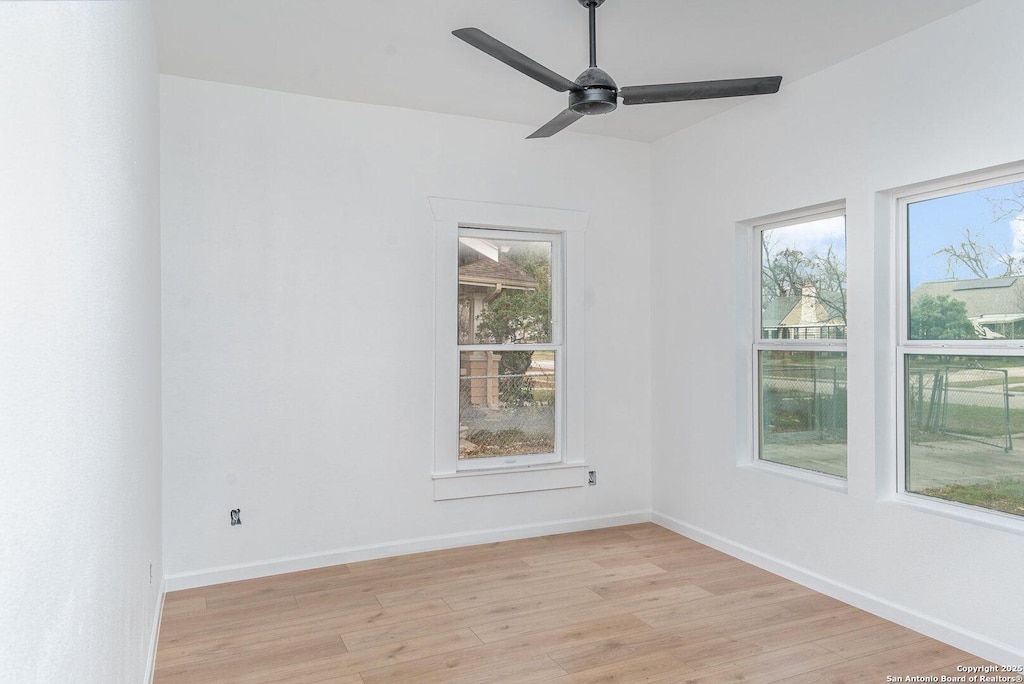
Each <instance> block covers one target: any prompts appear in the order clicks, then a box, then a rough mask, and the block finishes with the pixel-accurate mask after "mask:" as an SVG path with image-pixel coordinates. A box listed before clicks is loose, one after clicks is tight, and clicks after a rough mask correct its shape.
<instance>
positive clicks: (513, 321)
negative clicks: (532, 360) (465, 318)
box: [477, 289, 551, 344]
mask: <svg viewBox="0 0 1024 684" xmlns="http://www.w3.org/2000/svg"><path fill="white" fill-rule="evenodd" d="M477 332H478V334H479V335H480V336H482V337H483V338H484V339H489V340H491V341H493V342H494V343H495V344H516V343H538V342H539V343H543V342H550V341H551V295H550V293H549V292H548V291H547V290H546V289H545V290H543V291H542V290H506V291H504V292H502V293H501V294H499V295H498V296H497V297H495V298H494V299H493V300H491V302H490V303H489V304H488V305H487V307H486V308H485V309H484V310H483V312H482V313H481V314H480V317H479V319H478V322H477Z"/></svg>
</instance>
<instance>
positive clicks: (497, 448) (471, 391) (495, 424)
mask: <svg viewBox="0 0 1024 684" xmlns="http://www.w3.org/2000/svg"><path fill="white" fill-rule="evenodd" d="M459 373H460V378H459V380H460V382H459V458H460V459H463V458H481V457H487V456H511V455H523V454H551V453H554V452H555V352H553V351H502V352H491V351H471V352H461V353H460V354H459Z"/></svg>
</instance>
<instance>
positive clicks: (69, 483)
mask: <svg viewBox="0 0 1024 684" xmlns="http://www.w3.org/2000/svg"><path fill="white" fill-rule="evenodd" d="M151 22H152V19H151V16H150V8H149V4H148V2H143V1H134V2H95V3H93V2H89V3H86V2H54V3H20V2H15V3H0V93H3V95H2V101H3V104H2V105H0V378H2V381H0V470H2V474H0V606H2V610H0V679H2V680H3V681H5V682H8V681H9V682H47V683H50V682H52V683H54V684H56V683H64V682H140V681H143V679H144V677H145V674H146V667H147V663H146V658H147V655H148V654H149V653H150V646H151V644H152V638H153V630H154V628H155V618H156V609H157V603H158V600H159V598H160V577H161V576H162V570H161V539H160V532H161V525H160V514H161V505H160V497H161V486H160V476H161V445H160V441H161V431H160V270H159V269H160V233H159V223H158V221H159V198H158V194H157V193H158V191H159V185H158V183H159V181H158V173H159V158H158V152H159V148H158V124H157V117H158V115H159V112H158V107H157V95H158V90H157V88H158V84H157V74H156V59H155V54H154V41H153V37H152V25H151ZM150 561H152V562H153V575H154V577H155V578H156V579H155V580H154V581H153V582H152V583H151V582H150V570H149V563H150Z"/></svg>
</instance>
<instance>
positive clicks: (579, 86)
mask: <svg viewBox="0 0 1024 684" xmlns="http://www.w3.org/2000/svg"><path fill="white" fill-rule="evenodd" d="M579 3H580V4H581V5H583V6H584V7H586V8H587V11H588V13H589V14H590V67H589V68H588V69H586V70H585V71H584V72H583V73H582V74H580V75H579V76H577V77H576V80H575V81H570V80H569V79H567V78H565V77H564V76H561V75H559V74H556V73H555V72H554V71H552V70H551V69H548V68H547V67H546V66H544V65H542V64H540V63H538V62H535V61H534V60H532V59H530V58H529V57H527V56H526V55H524V54H523V53H521V52H519V51H518V50H513V49H512V48H510V47H509V46H508V45H505V44H504V43H502V42H501V41H500V40H497V39H496V38H493V37H492V36H489V35H488V34H486V33H484V32H483V31H481V30H480V29H478V28H462V29H458V30H455V31H452V35H454V36H456V37H457V38H461V39H462V40H464V41H466V42H467V43H469V44H470V45H472V46H473V47H475V48H477V49H478V50H482V51H484V52H486V53H487V54H489V55H490V56H491V57H494V58H495V59H498V60H500V61H502V62H504V63H505V64H508V65H509V66H510V67H512V68H513V69H516V70H517V71H520V72H522V73H524V74H526V75H527V76H529V77H530V78H533V79H535V80H537V81H540V82H541V83H543V84H544V85H546V86H548V87H549V88H553V89H555V90H557V91H558V92H560V93H564V92H566V91H568V93H569V106H568V107H567V108H566V109H565V110H563V111H562V112H561V113H560V114H558V116H556V117H555V118H553V119H552V120H551V121H549V122H547V123H546V124H544V125H543V126H541V127H540V128H539V129H537V130H536V131H534V132H533V133H532V134H531V135H529V136H527V137H528V138H548V137H550V136H552V135H554V134H555V133H558V132H559V131H560V130H562V129H563V128H566V127H567V126H569V125H570V124H572V123H574V122H576V121H578V120H579V119H580V118H582V117H583V116H584V115H586V114H607V113H608V112H610V111H612V110H613V109H615V107H616V106H618V98H619V97H621V98H622V104H625V105H634V104H651V103H656V102H680V101H683V100H709V99H716V98H721V97H739V96H741V95H768V94H770V93H777V92H778V91H779V85H780V84H781V83H782V77H781V76H762V77H758V78H733V79H727V80H721V81H694V82H690V83H661V84H658V85H642V86H625V87H623V88H619V87H618V86H617V85H615V81H613V80H612V77H611V76H609V75H608V74H607V73H606V72H605V71H604V70H603V69H599V68H598V66H597V39H596V35H595V33H596V26H597V23H596V22H597V19H596V17H597V8H598V7H600V6H601V5H602V4H604V0H579Z"/></svg>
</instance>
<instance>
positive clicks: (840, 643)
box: [155, 524, 988, 684]
mask: <svg viewBox="0 0 1024 684" xmlns="http://www.w3.org/2000/svg"><path fill="white" fill-rule="evenodd" d="M984 664H988V663H985V662H984V661H982V660H980V659H978V658H975V657H973V656H971V655H970V654H968V653H965V652H963V651H959V650H957V649H955V648H952V647H951V646H947V645H945V644H942V643H940V642H937V641H935V640H933V639H929V638H927V637H924V636H922V635H921V634H918V633H916V632H912V631H910V630H908V629H905V628H903V627H899V626H897V625H894V624H892V623H890V622H886V621H885V620H882V619H881V618H878V617H875V616H873V615H870V614H868V613H865V612H864V611H861V610H858V609H856V608H852V607H850V606H848V605H846V604H843V603H841V602H839V601H836V600H834V599H831V598H829V597H827V596H823V595H821V594H818V593H815V592H813V591H811V590H809V589H806V588H804V587H802V586H800V585H798V584H794V583H792V582H789V581H786V580H784V579H782V578H780V577H778V576H776V575H773V574H771V573H769V572H765V571H764V570H761V569H758V568H756V567H754V566H752V565H748V564H746V563H744V562H742V561H739V560H736V559H734V558H732V557H730V556H727V555H725V554H723V553H719V552H718V551H715V550H713V549H710V548H708V547H706V546H702V545H700V544H698V543H696V542H694V541H692V540H689V539H687V538H685V537H681V536H679V535H677V534H675V533H673V532H670V531H668V530H666V529H664V528H662V527H659V526H657V525H654V524H642V525H630V526H625V527H614V528H608V529H603V530H593V531H589V532H578V533H572V534H562V535H555V536H548V537H538V538H533V539H523V540H518V541H509V542H501V543H497V544H486V545H482V546H472V547H466V548H460V549H452V550H448V551H436V552H430V553H421V554H416V555H411V556H401V557H396V558H387V559H382V560H376V561H368V562H364V563H350V564H348V565H339V566H334V567H330V568H323V569H319V570H310V571H307V572H297V573H291V574H288V575H277V576H274V577H266V578H262V579H256V580H249V581H245V582H232V583H228V584H220V585H216V586H210V587H202V588H198V589H189V590H186V591H178V592H171V593H168V594H167V597H166V601H165V603H164V612H163V619H162V622H161V629H160V644H159V648H158V651H157V661H156V678H155V682H156V683H157V684H178V683H182V682H201V683H203V684H211V683H214V682H245V683H246V684H259V683H261V682H289V683H291V682H296V683H298V682H302V683H311V682H335V683H338V684H378V683H382V682H403V683H405V682H408V683H414V684H420V683H424V684H427V683H430V682H445V683H448V682H456V683H458V682H465V683H467V684H486V683H488V682H515V683H517V684H519V683H523V684H526V683H529V682H553V683H557V684H573V683H577V682H716V683H717V682H739V681H742V682H777V681H786V682H799V683H801V684H803V683H811V682H885V681H886V676H887V675H891V676H906V675H933V674H934V675H940V674H946V675H955V674H957V671H956V667H957V665H984Z"/></svg>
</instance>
